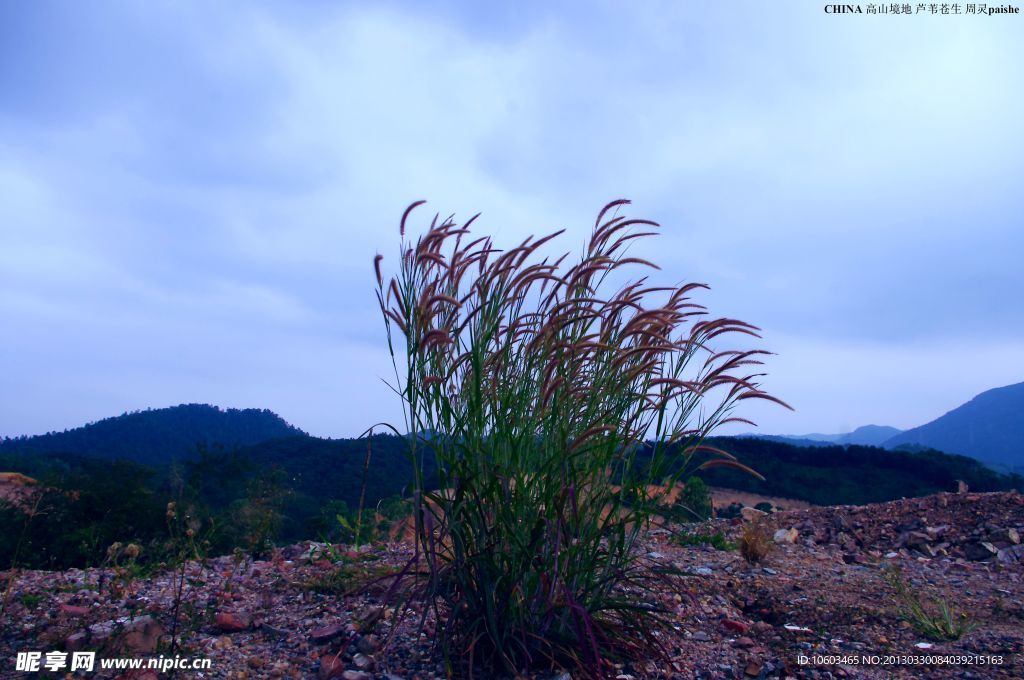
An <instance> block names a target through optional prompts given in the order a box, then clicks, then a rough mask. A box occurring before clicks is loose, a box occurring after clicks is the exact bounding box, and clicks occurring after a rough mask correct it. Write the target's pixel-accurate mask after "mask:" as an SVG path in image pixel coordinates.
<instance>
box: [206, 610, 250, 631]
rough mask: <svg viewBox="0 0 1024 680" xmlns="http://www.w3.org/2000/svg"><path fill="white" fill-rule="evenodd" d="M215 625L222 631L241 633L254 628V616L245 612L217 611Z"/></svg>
mask: <svg viewBox="0 0 1024 680" xmlns="http://www.w3.org/2000/svg"><path fill="white" fill-rule="evenodd" d="M213 625H214V627H215V628H216V629H217V630H219V631H221V632H222V633H241V632H242V631H244V630H249V629H250V628H252V616H251V615H249V614H247V613H245V612H217V614H216V615H215V616H214V619H213Z"/></svg>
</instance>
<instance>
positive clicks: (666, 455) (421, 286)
mask: <svg viewBox="0 0 1024 680" xmlns="http://www.w3.org/2000/svg"><path fill="white" fill-rule="evenodd" d="M627 203H628V201H615V202H613V203H610V204H609V205H607V206H605V208H604V209H603V210H602V211H601V212H600V214H599V216H598V219H597V222H596V223H595V228H594V232H593V235H592V237H591V238H590V241H589V243H588V245H587V247H586V249H585V250H584V253H583V255H582V257H581V259H580V260H579V261H578V262H575V263H574V264H571V265H569V264H566V260H567V257H568V256H567V255H563V256H561V257H558V258H556V259H551V258H540V256H539V255H538V253H539V251H540V249H541V248H542V247H543V246H544V245H545V244H546V243H548V242H549V241H551V240H552V239H554V238H555V237H557V236H558V235H559V234H560V233H561V232H558V233H556V234H552V235H550V236H547V237H545V238H541V239H538V240H534V239H533V238H532V237H531V238H528V239H526V240H525V241H524V242H523V243H522V244H520V245H519V246H518V247H515V248H512V249H511V250H508V251H499V250H497V249H495V248H494V246H493V245H492V242H491V240H490V239H489V238H474V237H472V236H471V235H470V227H471V224H472V222H473V221H474V220H475V218H474V219H471V220H469V222H467V223H466V224H465V225H462V226H458V225H457V224H456V223H455V222H454V221H453V220H452V219H447V220H444V221H439V220H438V219H437V218H436V217H435V220H434V223H433V224H432V226H431V228H430V230H429V231H428V232H427V233H426V234H425V235H424V236H422V237H421V238H419V239H418V240H416V241H415V242H412V241H409V240H406V239H405V225H406V221H407V218H408V216H409V214H410V212H411V211H412V210H413V209H414V208H415V207H416V206H418V205H419V203H415V204H413V205H412V206H410V207H409V209H408V210H407V211H406V213H405V214H404V215H403V217H402V221H401V233H402V244H401V252H400V258H399V262H398V272H397V274H396V275H395V277H394V278H392V279H390V280H386V279H385V278H384V276H383V275H382V272H381V259H382V257H381V256H380V255H378V256H377V258H376V259H375V261H374V265H375V269H376V274H377V284H378V289H377V295H378V301H379V303H380V308H381V311H382V313H383V315H384V321H385V326H386V330H387V339H388V345H389V348H390V350H391V354H392V357H393V358H394V360H395V361H394V364H395V384H393V385H392V387H393V388H394V390H395V391H396V393H397V394H399V395H400V397H401V400H402V402H403V407H404V413H405V431H406V432H408V433H410V435H409V442H410V456H411V458H412V463H413V469H414V473H415V477H416V479H415V483H414V498H413V500H414V507H415V524H416V536H417V541H416V555H417V557H416V558H415V559H416V560H417V564H419V563H420V561H422V562H423V563H425V570H426V573H427V574H428V577H427V579H426V583H425V585H423V586H422V589H421V590H419V591H418V592H417V593H416V594H417V595H419V596H422V597H424V598H425V599H426V600H427V602H428V603H429V604H430V606H431V607H432V609H433V611H434V613H435V615H436V616H437V617H438V619H439V624H438V638H439V643H440V645H441V648H442V651H443V653H444V657H445V659H446V661H447V663H448V664H449V671H450V672H451V671H452V670H453V668H452V664H453V663H455V662H456V661H459V662H463V663H465V664H467V667H468V669H469V670H470V672H472V669H473V668H480V667H483V668H485V669H487V670H488V672H490V673H496V672H506V673H515V672H517V671H521V670H524V669H527V668H530V667H541V666H547V667H553V666H562V667H574V668H577V669H579V670H580V671H581V672H583V673H587V674H595V675H596V674H602V673H605V672H607V671H608V668H609V666H608V660H609V658H612V657H633V658H637V657H641V656H647V655H649V654H650V653H651V652H652V648H651V644H652V643H653V642H654V641H655V638H654V637H653V636H652V635H653V633H652V632H653V631H654V630H655V628H656V627H657V625H658V622H659V621H662V620H663V619H662V612H661V611H660V610H659V609H658V607H656V606H655V605H652V604H649V603H648V602H649V600H651V599H653V598H650V597H644V593H647V594H648V595H650V594H651V588H652V587H653V581H652V578H653V575H652V573H650V572H647V571H644V569H645V568H646V567H644V566H643V565H642V562H641V560H640V559H639V557H638V555H637V554H636V552H635V551H634V546H635V544H636V541H637V538H638V536H639V533H640V531H641V530H642V528H643V527H644V526H645V525H646V524H647V523H648V522H649V521H650V520H651V519H652V517H653V516H654V515H655V514H656V513H659V512H660V511H661V510H662V509H663V508H662V506H663V502H664V500H665V498H664V497H665V495H666V493H668V491H669V490H671V489H672V488H674V485H675V483H676V482H678V481H679V480H680V479H682V478H683V477H684V476H685V475H686V474H687V473H688V472H689V471H691V468H694V466H696V467H695V468H694V469H700V468H701V467H711V466H715V465H728V466H733V467H737V468H741V469H744V470H747V468H745V467H743V466H741V465H739V464H738V463H736V462H735V460H734V459H732V458H731V456H729V455H728V454H726V453H724V452H721V451H718V450H711V449H709V448H708V447H705V446H704V445H703V440H704V438H705V437H706V436H707V435H708V433H709V432H711V431H712V430H713V429H714V428H715V427H717V426H718V425H720V424H722V423H725V422H729V421H730V420H742V419H738V418H734V417H732V415H731V412H732V411H733V409H734V407H735V406H736V405H737V404H738V403H739V402H741V401H743V400H745V399H768V400H771V401H778V400H776V399H775V398H774V397H771V396H769V395H768V394H766V393H765V392H763V391H762V390H761V389H760V388H759V386H758V384H757V383H756V382H755V379H756V377H757V375H759V374H754V375H751V374H748V373H747V372H746V371H747V370H748V369H749V367H750V366H753V365H757V364H759V363H760V362H759V361H758V357H759V355H760V354H762V353H763V352H761V351H758V350H751V351H738V350H735V349H732V348H733V347H735V346H736V344H737V343H736V342H735V341H734V340H733V336H741V335H749V336H753V337H758V336H757V335H756V330H757V329H756V328H754V327H753V326H750V325H749V324H746V323H743V322H741V321H737V320H734V319H727V318H721V319H708V318H706V316H705V315H706V312H705V309H704V307H703V306H701V305H698V304H696V303H695V302H693V301H692V300H691V297H690V296H691V295H692V294H693V293H695V292H697V291H698V290H699V289H701V288H704V287H705V286H704V285H703V284H694V283H689V284H684V285H679V286H669V287H658V286H652V285H649V284H648V283H647V281H646V278H637V279H633V280H631V281H629V282H628V283H626V284H625V285H623V286H622V287H620V288H617V289H613V290H611V291H610V292H609V289H610V287H611V286H612V282H613V281H621V280H622V274H623V272H624V271H628V270H635V269H637V268H654V269H657V267H655V266H654V265H653V264H651V263H649V262H646V261H644V260H641V259H639V258H635V257H627V256H626V255H625V250H626V249H627V247H628V246H629V245H631V244H632V243H633V242H634V240H635V239H637V238H640V237H643V236H647V235H650V234H652V233H653V232H652V229H653V228H655V227H656V226H657V225H656V224H654V223H653V222H650V221H647V220H637V219H625V218H624V217H621V216H612V215H613V213H617V212H618V210H619V209H620V208H621V207H622V206H623V205H625V204H627ZM723 336H724V338H726V339H728V340H729V347H730V349H728V350H725V351H717V352H716V351H715V349H714V348H713V344H714V343H715V342H716V341H718V340H719V339H722V338H723ZM779 403H781V402H779ZM392 429H394V431H395V432H396V433H398V430H397V428H392ZM645 442H649V443H646V444H645ZM695 455H699V457H698V458H694V456H695ZM691 459H692V460H691ZM431 460H432V461H435V462H434V465H435V466H436V470H435V471H436V477H437V479H438V480H439V482H440V489H441V490H440V491H428V490H427V487H426V485H425V484H424V479H425V478H426V477H427V475H429V474H430V471H429V470H427V469H426V467H427V461H431ZM698 461H703V462H701V463H700V465H696V463H697V462H698ZM691 462H692V463H693V465H690V463H691ZM751 472H752V471H751ZM416 569H417V570H418V567H417V568H416ZM413 570H414V569H413V567H410V572H412V571H413ZM630 589H632V592H627V591H628V590H630ZM638 593H639V594H638ZM455 650H458V651H459V653H460V655H461V658H459V659H455V658H453V654H452V652H453V651H455Z"/></svg>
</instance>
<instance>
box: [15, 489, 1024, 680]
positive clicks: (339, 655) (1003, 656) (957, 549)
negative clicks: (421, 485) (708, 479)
mask: <svg viewBox="0 0 1024 680" xmlns="http://www.w3.org/2000/svg"><path fill="white" fill-rule="evenodd" d="M749 514H750V516H748V517H747V518H746V519H744V520H732V521H726V520H714V521H711V522H708V523H705V524H702V525H691V526H689V527H687V528H686V531H687V532H689V533H690V534H703V535H706V536H710V535H713V534H715V533H718V532H721V533H722V535H723V536H722V537H723V538H725V539H726V540H728V541H731V542H739V541H740V540H741V537H742V536H743V534H744V533H745V532H746V533H747V535H748V536H752V535H754V534H757V533H761V534H762V535H764V536H767V537H768V542H769V543H770V545H771V550H770V551H769V552H768V554H767V556H766V557H765V558H764V559H763V561H761V562H759V563H756V564H749V563H748V562H747V561H746V560H744V558H743V557H742V556H741V555H740V552H739V551H737V550H735V549H729V548H730V547H731V546H728V545H725V546H722V547H724V548H726V549H716V548H715V547H712V546H710V545H687V546H683V545H679V544H678V543H677V542H676V540H675V539H674V537H673V533H672V532H671V531H669V530H667V529H665V528H658V529H655V530H653V531H651V532H650V533H649V534H648V535H647V536H646V538H645V539H644V544H643V546H642V550H643V553H644V559H646V560H649V561H650V562H652V563H653V564H656V565H657V566H660V567H665V568H669V569H673V570H674V571H677V572H679V573H680V576H678V577H676V578H675V580H674V582H673V583H674V585H673V586H672V587H671V588H666V591H665V592H662V593H660V599H661V603H662V604H663V605H665V606H666V607H667V608H668V609H669V610H670V611H671V612H672V615H673V617H674V628H675V630H674V631H673V632H672V633H671V634H665V635H662V636H661V639H662V642H663V644H664V647H665V649H666V650H667V652H668V654H669V656H670V661H669V662H668V663H667V664H666V663H660V664H653V663H652V664H646V665H631V664H624V665H622V666H620V667H618V668H617V669H616V672H615V675H617V676H618V678H620V680H629V678H635V679H637V680H639V679H641V678H822V679H824V678H891V677H896V678H918V677H925V678H990V677H992V678H998V677H1006V678H1010V677H1024V582H1022V572H1024V546H1021V545H1020V536H1021V534H1022V533H1024V497H1022V496H1020V495H1017V494H1013V493H999V494H972V493H963V494H941V495H937V496H930V497H927V498H918V499H910V500H902V501H896V502H893V503H885V504H878V505H869V506H862V507H827V508H810V509H803V510H790V511H784V512H778V513H775V514H772V515H768V516H764V517H757V516H755V515H754V513H749ZM755 524H756V525H757V528H753V527H754V525H755ZM693 542H699V539H696V540H695V541H693ZM409 555H410V548H409V546H407V545H405V544H391V545H387V546H376V547H374V548H372V549H370V550H364V551H360V552H351V551H346V550H345V549H344V548H341V549H339V550H331V551H328V552H326V553H325V552H324V551H323V550H322V549H318V548H317V547H316V546H310V545H299V546H292V547H289V548H286V549H283V550H281V551H279V553H278V554H277V555H276V556H275V559H272V560H266V561H253V560H251V559H249V558H246V557H244V556H235V557H230V556H229V557H220V558H216V559H211V560H208V561H207V562H206V563H205V564H199V563H193V564H190V565H189V566H188V569H187V570H186V572H185V578H184V581H183V582H182V581H180V580H179V579H178V578H176V575H175V574H173V573H164V574H161V575H156V576H148V577H146V578H139V579H135V580H133V579H132V578H131V577H130V575H128V574H125V573H121V574H118V573H116V572H114V571H112V570H99V569H92V570H86V571H81V570H70V571H66V572H59V573H52V572H20V573H16V574H13V575H12V574H10V573H8V574H6V575H4V579H3V580H4V581H5V582H10V579H11V578H12V577H13V583H10V587H9V589H8V595H7V608H6V611H5V613H4V617H3V621H2V622H0V626H2V629H0V663H2V664H4V665H3V666H2V667H0V677H21V676H22V675H24V677H46V674H45V673H34V674H22V675H19V673H17V672H16V671H15V670H14V666H15V664H14V658H15V655H16V652H19V651H41V652H44V653H45V652H47V651H54V650H67V651H71V650H76V649H89V650H91V649H97V650H99V656H100V657H103V656H104V655H109V656H116V655H125V656H135V657H141V656H146V655H155V654H160V653H162V654H164V655H168V654H169V651H168V648H169V645H170V642H171V639H172V637H171V636H172V634H175V635H177V636H178V638H179V639H180V644H181V647H182V649H181V651H180V655H181V656H201V657H208V658H209V659H211V661H212V668H211V670H209V671H203V672H201V673H200V672H195V671H187V672H185V671H182V672H179V673H178V677H183V678H187V677H205V678H227V679H235V680H242V679H256V678H345V679H347V680H370V679H380V678H387V679H388V680H395V679H396V678H402V679H405V680H413V679H414V678H420V680H426V679H427V678H433V677H443V676H444V673H443V670H442V666H441V665H440V664H439V663H438V659H437V657H436V655H435V654H434V653H433V650H432V645H431V639H430V636H431V632H432V623H431V622H430V621H429V619H428V621H427V624H426V629H425V630H423V631H420V630H419V629H418V627H417V625H418V623H419V617H418V616H417V615H416V613H415V612H412V613H411V614H410V615H408V616H405V617H396V616H395V615H394V614H393V612H392V610H391V609H388V608H382V607H381V604H382V600H383V598H384V596H385V592H384V591H385V585H384V583H383V582H379V583H376V584H373V583H370V584H369V585H367V579H372V578H373V577H375V576H380V575H386V574H387V573H389V572H390V571H392V570H394V569H395V568H397V567H399V566H400V565H402V564H403V563H404V562H405V561H406V560H407V558H408V557H409ZM896 567H898V568H899V569H900V571H901V573H902V577H901V578H902V579H903V582H904V583H906V584H907V586H908V592H909V593H910V594H911V595H912V596H913V595H916V596H917V597H919V598H920V600H922V601H923V602H925V603H926V606H927V607H933V606H934V602H937V601H945V602H946V603H949V604H950V605H952V606H953V607H954V610H955V613H954V615H953V616H954V620H955V622H957V623H963V624H965V625H966V624H970V625H969V627H970V628H971V629H970V630H968V631H967V632H965V633H964V634H963V636H962V637H961V638H960V639H958V640H932V639H929V638H928V637H927V636H926V635H925V634H924V633H923V632H922V630H920V629H919V628H918V627H916V626H915V624H914V623H913V622H911V621H908V620H905V619H904V618H902V617H901V615H900V609H901V608H904V607H905V600H901V599H900V597H899V596H898V595H897V593H896V591H895V589H894V586H893V583H892V581H891V579H887V575H888V574H891V573H892V570H893V569H894V568H896ZM182 583H183V584H184V585H183V595H182V597H181V598H179V600H180V602H181V605H180V606H179V607H178V611H177V617H175V607H174V601H175V588H176V585H181V584H182ZM960 612H962V613H963V614H966V618H961V617H960V616H959V613H960ZM175 618H177V622H178V623H177V624H175ZM805 659H806V660H805ZM886 662H889V663H886ZM50 677H64V676H63V674H51V675H50ZM69 677H72V676H69ZM74 677H78V676H74ZM81 677H125V678H128V677H133V678H158V677H171V674H163V675H162V676H161V675H157V674H155V673H150V674H149V675H147V674H146V673H135V674H134V675H122V676H118V675H117V674H116V673H115V674H111V675H106V674H104V673H103V672H96V673H90V674H85V675H83V676H81ZM477 677H482V676H480V675H478V676H477ZM537 677H538V678H561V679H562V680H567V679H568V678H569V677H571V676H569V675H568V674H563V673H555V674H551V673H546V674H544V675H539V676H537Z"/></svg>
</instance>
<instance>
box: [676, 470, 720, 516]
mask: <svg viewBox="0 0 1024 680" xmlns="http://www.w3.org/2000/svg"><path fill="white" fill-rule="evenodd" d="M673 508H674V509H678V510H679V511H680V519H682V520H683V521H689V522H692V521H701V520H705V519H710V518H711V513H712V503H711V489H709V488H708V485H707V484H705V483H704V480H703V479H701V478H700V477H690V478H689V479H687V480H686V485H685V486H684V487H683V489H682V491H680V493H679V498H678V499H677V500H676V502H675V504H674V505H673Z"/></svg>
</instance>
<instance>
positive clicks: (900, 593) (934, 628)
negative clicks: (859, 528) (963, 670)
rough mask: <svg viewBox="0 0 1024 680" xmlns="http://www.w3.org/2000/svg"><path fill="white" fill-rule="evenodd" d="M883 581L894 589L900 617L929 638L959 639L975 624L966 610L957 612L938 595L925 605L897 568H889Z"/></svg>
mask: <svg viewBox="0 0 1024 680" xmlns="http://www.w3.org/2000/svg"><path fill="white" fill-rule="evenodd" d="M885 581H886V583H888V584H889V586H890V587H891V588H892V589H893V590H894V591H895V594H896V599H897V600H898V603H899V614H900V617H901V618H903V619H904V620H905V621H907V622H909V623H910V624H911V625H912V626H914V629H915V630H916V631H917V632H918V633H920V634H921V635H923V636H925V637H926V638H928V639H929V640H934V641H936V642H945V641H947V640H959V639H960V638H961V637H963V636H964V635H966V634H967V633H969V632H971V631H972V630H974V629H975V628H977V627H978V625H979V624H978V623H976V622H973V621H971V620H970V618H969V617H968V616H967V614H966V613H964V612H960V613H957V612H956V610H955V609H954V607H953V606H952V605H951V604H950V603H949V602H947V601H946V600H944V599H942V598H933V599H932V601H931V604H930V606H927V605H925V603H924V602H922V601H921V596H920V594H918V592H917V591H916V590H915V589H914V588H913V587H912V586H911V585H909V584H908V583H907V582H906V581H905V580H904V578H903V573H902V571H901V570H900V568H899V567H892V568H891V569H890V570H889V571H888V572H887V573H886V574H885Z"/></svg>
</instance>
